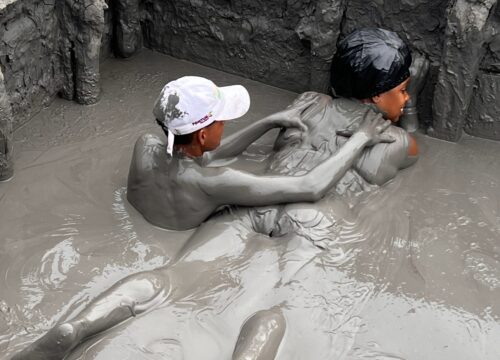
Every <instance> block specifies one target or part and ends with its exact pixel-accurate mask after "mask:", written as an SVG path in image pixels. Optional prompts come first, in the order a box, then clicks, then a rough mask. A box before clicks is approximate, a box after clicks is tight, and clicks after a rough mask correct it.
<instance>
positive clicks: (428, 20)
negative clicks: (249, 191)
mask: <svg viewBox="0 0 500 360" xmlns="http://www.w3.org/2000/svg"><path fill="white" fill-rule="evenodd" d="M140 8H141V12H142V14H141V22H142V29H143V32H144V38H145V45H146V46H147V47H150V48H152V49H154V50H157V51H161V52H164V53H167V54H170V55H172V56H174V57H178V58H183V59H187V60H190V61H194V62H198V63H201V64H204V65H208V66H211V67H215V68H217V69H220V70H224V71H227V72H231V73H236V74H239V75H243V76H247V77H250V78H252V79H255V80H259V81H262V82H265V83H268V84H272V85H276V86H279V87H282V88H286V89H289V90H293V91H298V92H301V91H307V90H316V91H323V92H326V91H328V79H329V66H330V61H331V59H332V57H333V55H334V53H335V49H336V44H337V41H338V40H339V39H341V38H342V37H343V36H344V35H346V34H348V33H349V32H351V31H352V30H354V29H356V28H360V27H384V28H387V29H390V30H393V31H396V32H397V33H398V34H399V35H400V36H401V37H403V38H404V39H405V40H406V41H408V43H409V44H410V45H411V47H412V48H413V50H414V51H415V52H419V53H420V54H423V55H424V56H425V57H426V58H427V59H428V60H429V62H430V70H429V73H428V76H427V80H426V82H425V85H424V87H423V91H422V92H421V93H420V95H419V98H418V102H417V103H418V108H419V113H420V121H421V125H422V127H423V128H426V129H429V134H430V135H432V136H436V137H439V138H443V139H446V140H451V141H457V140H458V139H459V138H460V137H461V135H462V130H463V129H464V128H465V130H466V131H467V132H469V133H471V134H474V135H478V136H483V137H489V138H493V139H497V140H500V134H499V133H498V130H497V127H498V125H496V124H497V122H498V120H496V119H497V118H498V115H497V114H498V109H497V105H496V102H495V98H496V95H495V96H493V95H492V93H491V92H492V91H493V92H495V91H497V89H498V79H497V78H496V75H494V74H496V73H498V71H497V70H498V67H499V65H498V58H499V57H500V55H499V54H500V46H499V45H498V43H499V40H498V36H497V37H495V34H498V23H499V20H498V16H495V15H494V12H495V11H497V13H498V6H497V0H482V1H476V0H453V1H452V0H406V1H401V0H378V1H364V0H330V1H327V0H316V1H302V2H297V1H291V0H288V1H287V0H282V1H276V2H271V3H270V2H265V1H256V2H251V3H248V2H243V1H238V0H236V1H231V0H219V1H213V2H208V1H205V0H181V1H173V0H169V1H157V0H144V1H142V2H141V3H140ZM495 9H496V10H495ZM492 14H493V15H492ZM485 49H487V50H488V52H487V53H485ZM485 54H486V58H484V56H485ZM483 58H484V61H483V60H482V59H483ZM480 63H481V65H479V64H480ZM495 64H496V65H495ZM483 87H484V88H483ZM473 88H475V89H476V91H474V92H473ZM495 94H496V93H495ZM491 129H495V130H494V131H491Z"/></svg>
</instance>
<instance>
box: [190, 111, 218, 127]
mask: <svg viewBox="0 0 500 360" xmlns="http://www.w3.org/2000/svg"><path fill="white" fill-rule="evenodd" d="M212 116H213V114H212V112H211V111H210V112H209V113H208V114H207V115H205V116H203V117H202V118H201V119H200V120H196V121H195V122H194V123H192V124H193V125H199V124H203V123H204V122H206V121H208V119H210V118H211V117H212Z"/></svg>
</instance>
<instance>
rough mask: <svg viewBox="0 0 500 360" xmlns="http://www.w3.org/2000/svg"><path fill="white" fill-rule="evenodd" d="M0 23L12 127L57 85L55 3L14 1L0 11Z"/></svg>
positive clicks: (0, 59) (0, 54)
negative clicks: (13, 121)
mask: <svg viewBox="0 0 500 360" xmlns="http://www.w3.org/2000/svg"><path fill="white" fill-rule="evenodd" d="M0 22H1V25H2V26H0V39H1V43H0V66H1V67H2V70H3V73H4V77H5V80H4V81H5V89H6V91H7V94H8V98H9V102H10V104H11V107H12V112H13V114H14V118H15V119H16V121H15V124H14V126H16V125H18V124H19V123H20V122H23V121H25V119H27V118H29V116H30V115H31V114H32V112H33V111H36V109H37V108H40V106H42V105H43V104H44V103H46V102H48V101H49V100H50V98H51V97H52V96H53V95H54V94H55V92H56V89H57V88H58V87H59V86H60V80H59V74H60V69H59V67H58V63H59V61H58V55H57V39H58V35H59V34H58V31H57V27H58V25H57V22H58V20H57V14H56V12H55V4H54V3H50V1H48V2H43V1H17V2H14V3H12V4H10V5H8V6H7V7H4V8H3V9H2V10H1V11H0Z"/></svg>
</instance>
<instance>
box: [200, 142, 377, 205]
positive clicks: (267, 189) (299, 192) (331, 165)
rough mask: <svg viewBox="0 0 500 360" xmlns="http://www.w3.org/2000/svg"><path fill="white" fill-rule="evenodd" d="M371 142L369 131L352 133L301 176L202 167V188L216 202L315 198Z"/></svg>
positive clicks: (333, 183) (282, 200) (274, 202)
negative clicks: (338, 146) (262, 174)
mask: <svg viewBox="0 0 500 360" xmlns="http://www.w3.org/2000/svg"><path fill="white" fill-rule="evenodd" d="M371 141H373V139H372V138H371V137H370V136H369V135H368V134H366V133H364V132H357V133H355V134H354V135H353V136H352V137H351V138H349V140H348V141H347V142H346V143H345V144H344V145H343V146H342V147H341V148H340V150H338V151H337V152H336V153H335V154H334V155H333V156H332V157H330V158H328V159H327V160H325V161H324V162H323V163H321V164H319V165H318V166H317V167H315V168H314V169H312V170H311V171H310V172H309V173H307V174H305V175H303V176H258V175H253V174H249V173H246V172H243V171H238V170H234V169H230V168H205V171H206V173H205V176H204V178H203V182H202V184H201V187H202V189H201V190H202V191H203V192H204V193H205V194H207V195H208V196H210V197H211V198H212V199H214V202H217V203H218V205H225V204H232V205H244V206H261V205H272V204H279V203H290V202H302V201H317V200H319V199H321V198H322V197H323V196H324V195H325V194H326V192H327V191H328V190H329V189H330V188H331V187H332V186H333V185H335V184H336V183H337V182H338V181H339V180H340V179H341V178H342V176H344V174H345V172H346V171H347V170H348V169H349V168H351V167H352V166H353V165H354V163H355V161H356V160H357V159H358V157H359V156H360V154H361V153H362V151H363V149H364V147H365V146H366V145H367V144H369V143H370V142H371Z"/></svg>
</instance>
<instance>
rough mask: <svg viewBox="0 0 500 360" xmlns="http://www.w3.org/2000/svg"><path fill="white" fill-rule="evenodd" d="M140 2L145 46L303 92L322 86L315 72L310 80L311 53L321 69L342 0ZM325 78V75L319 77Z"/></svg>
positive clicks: (333, 37) (334, 33)
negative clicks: (296, 0) (143, 16)
mask: <svg viewBox="0 0 500 360" xmlns="http://www.w3.org/2000/svg"><path fill="white" fill-rule="evenodd" d="M143 6H144V7H143V10H144V14H145V18H144V19H143V31H144V37H145V43H146V46H148V47H150V48H152V49H154V50H157V51H161V52H164V53H167V54H170V55H172V56H174V57H177V58H182V59H188V60H191V61H194V62H197V63H201V64H204V65H208V66H211V67H215V68H217V69H220V70H224V71H228V72H231V73H236V74H239V75H243V76H247V77H250V78H252V79H255V80H259V81H262V82H265V83H268V84H272V85H276V86H279V87H282V88H286V89H289V90H292V91H297V92H301V91H305V90H309V89H311V88H321V85H318V84H316V83H314V81H315V80H317V79H318V78H319V77H314V78H313V82H311V72H312V71H314V70H311V63H312V58H313V57H317V58H318V59H319V60H318V61H314V63H315V65H316V66H315V68H316V69H317V70H319V71H321V70H324V69H325V65H324V62H322V61H321V56H323V55H324V54H322V53H321V47H322V43H327V46H329V49H328V51H326V52H324V53H325V55H326V57H331V56H332V53H331V49H333V48H334V47H335V44H336V40H337V35H338V29H339V26H338V25H339V24H340V20H341V17H342V14H343V6H344V4H343V2H342V1H340V2H335V1H333V2H332V1H329V2H326V1H325V2H324V3H323V2H321V1H319V2H316V1H303V2H293V1H284V0H281V1H273V2H269V1H262V0H257V1H253V2H247V1H242V0H236V1H227V0H219V1H212V2H208V1H204V0H196V1H190V0H180V1H173V0H169V1H155V0H146V1H144V3H143ZM317 6H318V7H321V6H322V7H323V9H322V10H323V12H322V14H321V16H322V20H321V21H318V19H317V13H316V7H317ZM323 25H324V26H323ZM313 60H314V59H313ZM326 65H328V64H326ZM326 67H328V66H326ZM326 78H327V75H326V74H324V75H323V77H322V78H321V80H323V81H324V79H326ZM324 90H326V89H324Z"/></svg>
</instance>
